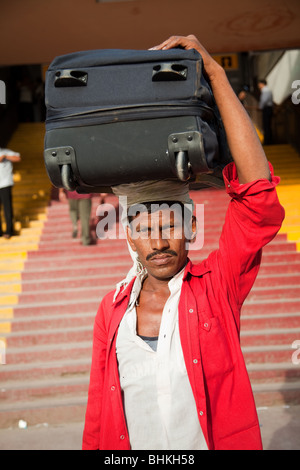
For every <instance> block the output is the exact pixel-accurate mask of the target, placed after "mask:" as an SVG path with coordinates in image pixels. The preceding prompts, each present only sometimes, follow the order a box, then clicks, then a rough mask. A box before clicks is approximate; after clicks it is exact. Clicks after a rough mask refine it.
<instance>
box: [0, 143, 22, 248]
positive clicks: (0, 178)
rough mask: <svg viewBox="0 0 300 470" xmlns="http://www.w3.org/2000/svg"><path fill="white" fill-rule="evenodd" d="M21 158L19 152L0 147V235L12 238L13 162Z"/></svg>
mask: <svg viewBox="0 0 300 470" xmlns="http://www.w3.org/2000/svg"><path fill="white" fill-rule="evenodd" d="M20 160H21V156H20V154H19V153H17V152H13V151H12V150H9V149H4V148H0V237H2V236H3V237H4V238H6V239H9V238H11V237H12V235H13V232H14V227H13V204H12V188H13V185H14V180H13V163H16V162H19V161H20ZM2 205H3V209H4V217H5V222H6V231H5V233H4V234H3V230H2V220H1V206H2Z"/></svg>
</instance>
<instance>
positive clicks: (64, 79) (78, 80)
mask: <svg viewBox="0 0 300 470" xmlns="http://www.w3.org/2000/svg"><path fill="white" fill-rule="evenodd" d="M87 81H88V74H87V72H84V71H82V70H61V71H59V72H56V74H55V80H54V86H55V87H76V86H87Z"/></svg>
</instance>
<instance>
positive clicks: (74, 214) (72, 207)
mask: <svg viewBox="0 0 300 470" xmlns="http://www.w3.org/2000/svg"><path fill="white" fill-rule="evenodd" d="M68 201H69V214H70V219H71V222H72V227H73V232H72V237H73V238H76V237H77V233H78V229H77V222H78V219H79V210H78V207H79V204H78V202H79V201H78V200H77V199H68Z"/></svg>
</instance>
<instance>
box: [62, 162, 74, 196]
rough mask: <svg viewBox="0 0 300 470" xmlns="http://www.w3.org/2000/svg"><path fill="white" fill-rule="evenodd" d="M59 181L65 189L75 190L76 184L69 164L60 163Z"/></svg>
mask: <svg viewBox="0 0 300 470" xmlns="http://www.w3.org/2000/svg"><path fill="white" fill-rule="evenodd" d="M61 181H62V185H63V187H64V188H65V189H66V190H67V191H75V189H76V187H77V184H76V182H75V179H74V177H73V173H72V168H71V165H67V164H66V165H62V167H61Z"/></svg>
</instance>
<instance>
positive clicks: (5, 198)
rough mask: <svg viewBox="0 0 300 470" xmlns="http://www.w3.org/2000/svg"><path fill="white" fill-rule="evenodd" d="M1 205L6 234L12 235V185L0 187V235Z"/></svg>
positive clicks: (0, 229) (0, 230)
mask: <svg viewBox="0 0 300 470" xmlns="http://www.w3.org/2000/svg"><path fill="white" fill-rule="evenodd" d="M2 205H3V210H4V217H5V222H6V232H5V233H6V234H7V235H10V236H12V235H13V231H14V230H13V206H12V186H8V187H6V188H1V189H0V236H1V237H2V235H3V231H2V220H1V209H2Z"/></svg>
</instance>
